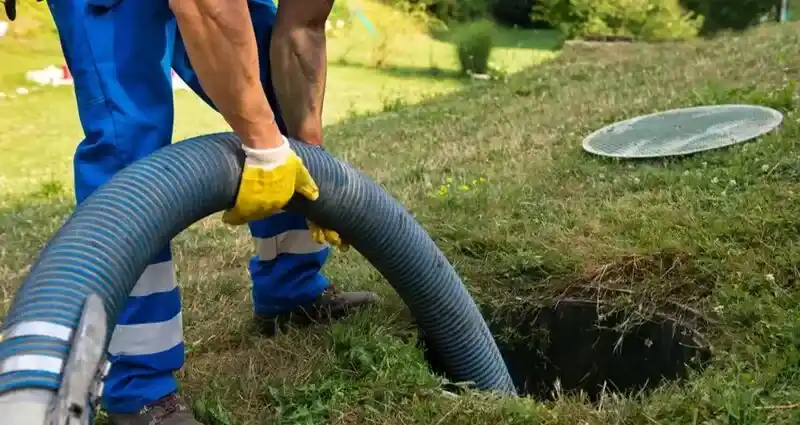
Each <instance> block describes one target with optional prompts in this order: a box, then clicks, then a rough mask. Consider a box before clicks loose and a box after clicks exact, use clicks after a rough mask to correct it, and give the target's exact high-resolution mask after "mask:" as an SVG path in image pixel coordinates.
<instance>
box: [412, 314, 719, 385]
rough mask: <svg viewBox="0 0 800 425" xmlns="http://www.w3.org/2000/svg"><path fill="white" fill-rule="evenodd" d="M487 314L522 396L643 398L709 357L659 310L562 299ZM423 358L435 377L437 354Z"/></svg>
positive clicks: (687, 328) (694, 337) (693, 336)
mask: <svg viewBox="0 0 800 425" xmlns="http://www.w3.org/2000/svg"><path fill="white" fill-rule="evenodd" d="M484 315H485V317H486V320H487V322H488V323H489V326H490V328H491V330H492V333H493V334H494V335H495V339H496V340H497V342H498V345H499V347H500V351H501V353H502V355H503V358H504V359H505V362H506V365H507V366H508V368H509V371H510V372H511V375H512V378H513V379H514V383H515V385H516V386H517V390H518V391H519V393H520V394H523V395H529V396H532V397H534V398H537V399H542V400H552V399H554V398H555V397H557V396H558V394H559V393H562V394H569V393H575V392H577V391H582V392H584V393H585V394H586V395H587V396H588V398H589V399H590V400H591V401H597V400H598V399H599V398H600V396H601V395H602V394H603V393H604V392H605V393H609V392H614V393H622V394H632V393H640V392H647V391H648V390H650V389H653V388H655V387H657V386H658V385H661V384H663V383H664V382H665V381H679V380H682V379H684V378H685V377H686V376H687V375H688V372H689V371H690V369H691V368H702V367H704V366H705V364H706V362H707V361H708V360H709V359H710V358H711V350H710V349H709V347H708V344H707V343H706V342H705V341H704V339H705V338H704V337H703V335H702V334H701V333H700V332H699V331H697V330H696V329H695V328H694V326H693V325H692V324H691V323H690V322H688V321H684V320H679V319H676V318H674V316H672V315H667V314H662V313H658V312H656V313H654V314H651V315H649V317H647V318H645V317H643V316H642V315H641V314H639V313H638V312H637V313H632V312H631V311H625V310H620V309H611V308H610V306H606V305H604V304H603V303H602V302H598V301H597V300H589V299H574V298H572V299H563V300H560V301H559V302H557V303H553V304H552V305H550V306H546V307H543V308H541V307H540V308H536V309H532V310H527V311H525V310H523V309H518V308H509V307H498V308H493V309H491V310H489V311H485V312H484ZM423 340H424V338H423ZM425 356H426V360H427V361H428V362H429V364H430V365H431V369H432V371H433V372H434V373H437V374H440V373H441V371H442V368H441V366H440V365H441V361H440V359H439V358H437V355H436V353H433V352H431V351H428V350H425Z"/></svg>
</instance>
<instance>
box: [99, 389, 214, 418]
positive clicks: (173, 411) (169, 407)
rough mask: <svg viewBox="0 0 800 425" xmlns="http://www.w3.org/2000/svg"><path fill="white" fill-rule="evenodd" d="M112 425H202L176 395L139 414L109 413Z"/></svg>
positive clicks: (159, 401)
mask: <svg viewBox="0 0 800 425" xmlns="http://www.w3.org/2000/svg"><path fill="white" fill-rule="evenodd" d="M108 419H109V420H111V424H112V425H203V424H201V423H200V422H197V420H196V419H195V418H194V415H193V414H192V409H190V408H189V405H188V404H186V402H185V401H184V400H183V398H181V396H179V395H178V394H176V393H172V394H169V395H168V396H166V397H164V398H162V399H161V400H158V401H156V402H155V403H153V404H151V405H149V406H146V407H144V408H143V409H142V410H140V411H139V413H109V414H108Z"/></svg>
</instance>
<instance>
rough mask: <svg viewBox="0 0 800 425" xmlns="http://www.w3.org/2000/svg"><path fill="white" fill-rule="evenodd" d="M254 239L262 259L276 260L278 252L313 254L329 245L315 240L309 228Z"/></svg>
mask: <svg viewBox="0 0 800 425" xmlns="http://www.w3.org/2000/svg"><path fill="white" fill-rule="evenodd" d="M254 239H255V242H256V251H257V252H258V258H259V260H262V261H269V260H274V259H275V258H277V257H278V254H313V253H315V252H319V251H320V250H322V249H324V248H325V247H327V246H328V244H319V243H317V242H316V241H314V239H313V238H312V237H311V231H309V230H288V231H286V232H284V233H281V234H280V235H277V236H273V237H271V238H254Z"/></svg>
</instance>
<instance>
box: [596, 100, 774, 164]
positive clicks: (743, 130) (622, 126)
mask: <svg viewBox="0 0 800 425" xmlns="http://www.w3.org/2000/svg"><path fill="white" fill-rule="evenodd" d="M782 121H783V114H781V113H780V112H778V111H776V110H774V109H771V108H767V107H764V106H756V105H714V106H698V107H692V108H681V109H672V110H669V111H664V112H658V113H655V114H649V115H642V116H638V117H635V118H631V119H628V120H625V121H620V122H617V123H614V124H611V125H609V126H606V127H603V128H601V129H599V130H597V131H595V132H594V133H592V134H590V135H589V136H587V137H586V139H584V141H583V149H584V150H586V151H587V152H590V153H593V154H596V155H602V156H609V157H616V158H656V157H663V156H674V155H686V154H691V153H695V152H701V151H707V150H711V149H717V148H721V147H725V146H730V145H733V144H736V143H741V142H745V141H747V140H751V139H754V138H756V137H758V136H760V135H762V134H764V133H767V132H769V131H771V130H773V129H774V128H776V127H777V126H778V125H780V123H781V122H782Z"/></svg>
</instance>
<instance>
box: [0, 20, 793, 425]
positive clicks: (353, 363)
mask: <svg viewBox="0 0 800 425" xmlns="http://www.w3.org/2000/svg"><path fill="white" fill-rule="evenodd" d="M799 30H800V26H798V25H797V24H791V25H784V26H780V27H777V26H770V27H765V28H762V29H759V30H754V31H751V32H749V33H747V34H745V35H742V36H735V37H734V36H729V37H728V38H724V39H719V40H716V41H705V42H696V43H688V44H668V45H667V44H660V45H655V46H639V45H628V46H614V47H602V48H599V47H598V48H588V47H577V46H573V47H568V48H566V49H565V50H564V51H563V52H562V53H561V54H560V55H559V56H558V57H557V58H555V59H554V60H552V61H548V62H544V63H542V64H541V65H539V66H536V67H534V68H532V69H530V70H527V71H523V72H522V73H520V74H518V75H515V76H512V77H511V78H509V79H508V81H504V80H496V81H488V82H465V81H462V80H456V79H448V78H444V79H435V78H432V77H431V76H429V75H420V74H418V73H416V72H410V71H404V72H399V71H398V72H395V73H394V74H392V73H391V72H388V71H387V72H379V71H373V70H369V69H367V68H364V67H363V66H357V65H337V66H334V67H333V70H332V71H331V83H330V94H329V95H328V96H329V97H328V99H329V100H328V104H327V105H326V108H327V111H326V117H327V123H328V126H327V133H326V138H327V145H328V147H329V149H330V151H331V152H332V153H333V154H335V155H337V156H338V157H340V158H345V159H346V160H347V161H348V162H350V163H351V164H352V165H354V166H355V167H357V168H359V169H361V170H363V171H364V172H365V173H366V174H367V175H369V176H370V177H372V178H373V179H375V180H376V181H377V182H379V183H381V184H382V185H384V187H385V188H386V189H387V190H388V191H389V193H391V194H392V195H393V196H395V197H396V198H397V199H398V200H400V201H401V202H402V203H403V204H404V205H405V206H407V207H408V208H409V209H410V210H411V211H413V212H414V214H415V216H416V218H417V220H418V221H419V222H420V223H422V224H423V225H424V226H425V228H426V229H427V230H428V231H429V232H430V234H431V236H432V237H433V238H434V239H435V240H436V242H437V243H438V245H439V246H440V247H441V248H442V249H443V250H444V252H445V253H446V254H447V256H448V258H449V259H450V260H451V261H452V262H453V264H454V265H455V267H456V269H457V270H458V271H459V273H460V274H461V276H462V277H463V278H464V280H465V283H466V284H467V285H468V286H469V288H470V290H471V291H472V293H473V295H474V296H475V298H476V300H477V301H478V303H479V304H480V305H481V306H482V308H484V309H485V311H486V312H487V318H488V319H489V321H490V323H493V324H497V323H500V322H501V321H502V320H501V319H502V316H500V314H499V313H497V314H495V313H490V312H500V310H502V312H503V314H506V315H515V314H519V315H522V314H523V313H529V312H531V311H536V310H537V309H538V308H541V307H544V306H547V305H549V304H550V302H551V301H552V300H554V299H560V298H561V297H564V296H567V297H572V298H581V299H584V300H587V301H590V302H598V301H602V302H603V303H604V304H603V305H605V304H607V305H609V306H611V307H610V308H612V307H613V308H614V309H616V310H617V311H620V312H622V314H623V315H625V317H626V318H629V319H631V321H629V322H627V325H628V326H622V332H634V331H635V330H636V326H634V324H633V323H632V322H633V321H634V319H636V320H640V321H641V320H645V321H646V320H648V319H650V318H651V317H653V316H655V315H656V314H661V315H665V316H669V317H672V318H674V319H676V320H677V319H680V320H681V321H684V322H686V323H687V324H689V325H692V326H695V327H696V329H697V331H698V332H700V333H702V334H704V335H705V337H706V339H707V340H708V341H709V342H710V345H711V347H712V348H713V353H714V357H713V359H712V362H711V364H710V365H709V366H708V367H707V368H706V369H705V370H703V371H698V372H697V373H695V374H692V375H691V376H689V377H688V379H687V380H686V381H684V382H674V383H666V384H664V385H661V386H659V387H658V388H656V389H653V390H652V391H649V392H642V393H635V394H628V395H619V394H617V393H615V392H614V391H612V388H607V391H605V392H603V393H602V394H601V397H600V400H599V401H597V402H595V403H593V404H592V403H588V402H586V401H585V400H584V399H583V398H582V397H581V396H580V395H577V394H571V393H561V394H559V395H558V396H557V397H555V399H554V400H552V401H547V400H542V399H534V398H531V397H527V398H513V399H511V398H509V399H497V398H493V397H489V396H487V395H484V394H477V393H469V392H468V393H464V394H463V395H462V396H460V397H455V398H454V397H451V396H447V395H445V394H443V393H442V391H441V386H440V383H439V381H438V380H436V379H435V378H434V377H432V376H431V374H429V373H428V370H427V365H426V363H425V362H424V361H423V359H422V357H421V352H420V351H419V350H418V349H417V348H416V347H415V346H414V345H413V344H411V343H409V342H408V341H407V338H406V337H407V336H408V333H409V332H408V331H409V329H408V328H409V326H410V321H409V319H408V315H407V313H406V312H405V309H404V306H403V303H402V302H401V300H400V299H399V298H398V296H397V295H396V294H395V293H394V292H393V291H392V289H391V287H390V286H389V285H387V284H386V282H385V281H384V280H383V279H382V278H381V277H380V276H379V275H378V274H377V273H376V272H375V270H374V268H372V267H371V266H370V265H369V264H368V263H367V262H366V261H365V260H364V259H363V258H362V257H361V256H360V255H359V254H358V253H357V252H354V251H352V250H351V251H349V252H346V253H341V252H338V251H336V252H334V255H333V256H332V258H331V260H330V261H329V263H328V264H327V265H326V267H325V273H326V274H327V275H328V276H330V277H331V279H332V280H333V281H335V282H337V284H338V285H339V286H340V287H342V288H345V289H371V290H375V291H377V292H379V293H380V294H381V295H382V296H384V298H385V302H384V304H382V305H380V306H378V307H376V308H374V309H372V310H370V311H364V312H362V313H359V314H357V315H355V316H353V317H351V318H348V319H346V320H344V321H342V322H341V323H338V324H336V325H335V326H332V327H324V326H320V327H315V328H311V329H292V330H290V331H288V332H287V333H286V334H282V335H279V336H277V337H275V338H272V339H265V338H262V337H259V336H256V335H254V334H253V333H252V332H251V331H250V330H249V319H250V308H251V306H250V302H249V285H248V278H247V271H246V268H245V267H246V261H247V258H248V257H249V256H250V255H251V254H252V246H251V243H250V240H249V238H248V235H247V232H246V230H245V229H230V228H228V227H226V226H224V225H222V224H221V223H220V221H219V217H218V215H215V216H213V217H210V218H208V219H206V220H203V221H201V222H199V223H197V224H195V225H194V226H192V227H191V228H189V229H187V230H186V231H185V232H184V233H182V234H181V235H180V236H179V237H178V238H177V241H176V243H175V250H176V251H175V252H176V253H175V259H176V261H177V263H178V265H179V278H180V281H181V284H182V290H183V297H184V311H185V313H184V320H185V326H186V341H187V346H188V347H189V350H188V355H187V365H186V367H185V368H184V369H183V371H182V372H181V374H180V380H181V382H182V385H183V391H184V392H185V393H186V394H187V396H189V397H190V398H191V399H192V400H193V401H194V403H195V405H196V411H197V413H198V415H200V416H201V417H202V418H203V419H204V420H205V421H206V424H208V425H260V424H321V423H330V424H337V425H345V424H362V423H363V424H386V425H389V424H391V425H403V424H437V425H438V424H441V425H445V424H463V425H466V424H492V425H497V424H509V425H510V424H520V425H530V424H548V425H600V424H603V425H612V424H614V425H623V424H624V425H639V424H653V425H685V424H697V425H701V424H702V425H767V424H770V425H794V424H797V423H800V408H798V404H797V403H799V402H800V386H798V382H800V350H798V347H800V315H799V314H798V309H797V305H798V302H800V287H799V286H798V278H800V271H799V270H798V266H797V260H798V258H800V244H798V241H800V238H799V236H800V172H799V171H798V170H800V156H799V155H798V147H800V144H799V143H798V137H799V136H800V118H799V117H800V116H798V112H797V110H798V105H800V103H798V102H800V97H799V96H798V93H797V92H796V91H795V82H796V81H797V80H798V78H800V35H799V34H800V31H799ZM429 43H430V44H429V46H437V45H438V44H436V43H434V42H432V41H430V42H429ZM338 48H339V47H334V48H332V51H335V50H336V49H338ZM431 48H432V49H434V48H443V47H431ZM536 51H539V52H540V51H541V50H536ZM550 54H551V53H549V52H545V53H541V55H550ZM409 55H410V53H409ZM537 55H538V54H537ZM412 56H413V55H412ZM354 57H355V56H354ZM397 57H401V56H400V55H399V54H398V56H397ZM415 57H416V59H415V60H416V61H411V60H410V61H409V62H411V63H406V64H403V63H395V64H394V67H395V68H399V69H404V68H403V67H405V68H414V69H422V70H426V69H427V70H430V69H431V68H432V66H431V65H430V63H429V62H426V60H425V58H423V57H421V56H415ZM331 59H332V60H333V61H335V60H336V57H335V56H333V55H332V58H331ZM368 60H369V58H368V57H367V58H366V59H365V58H363V57H362V58H361V59H352V62H359V61H361V62H362V63H365V61H368ZM395 60H399V59H395ZM4 63H5V62H4ZM435 66H437V67H440V68H442V69H448V68H447V65H445V64H442V65H438V64H437V65H435ZM449 66H450V68H449V69H454V68H452V65H449ZM426 72H428V71H426ZM401 85H402V86H401ZM465 86H466V87H465ZM417 87H418V88H419V90H420V91H424V90H425V87H429V88H431V90H439V89H441V91H442V92H449V94H446V95H443V96H441V97H439V98H436V99H430V100H427V101H425V102H423V103H421V104H410V103H413V102H414V101H416V100H417V99H419V98H420V97H414V95H413V94H412V95H409V97H408V98H405V97H403V98H402V99H401V100H400V101H395V100H392V99H391V95H397V96H401V95H403V96H405V94H404V93H405V89H406V88H409V91H410V92H411V93H414V92H415V90H417V89H416V88H417ZM401 88H402V89H403V91H400V89H401ZM459 88H463V90H458V91H457V90H456V89H459ZM386 99H390V100H386ZM362 101H363V102H364V104H366V105H371V106H362ZM731 102H752V103H759V104H764V105H768V106H772V107H776V108H778V109H779V110H781V111H782V112H784V113H785V114H786V118H785V122H784V125H783V126H782V128H781V129H780V131H778V132H775V133H773V134H771V135H768V136H766V137H763V138H762V139H761V140H759V141H758V142H755V143H750V144H745V145H741V146H738V147H733V148H730V149H724V150H720V151H714V152H708V153H704V154H701V155H696V156H692V157H687V158H681V159H676V160H669V161H646V162H622V161H609V160H603V159H599V158H595V157H591V156H589V155H587V154H585V153H584V152H582V150H581V148H580V142H581V139H582V137H583V136H584V135H585V134H588V133H589V132H591V131H593V130H595V129H596V128H598V127H600V126H602V125H604V124H607V123H609V122H612V121H615V120H618V119H622V118H627V117H631V116H634V115H637V114H641V113H648V112H653V111H655V110H663V109H668V108H674V107H681V106H691V105H698V104H709V103H711V104H713V103H731ZM351 104H352V105H357V106H358V108H365V109H371V110H373V111H382V110H385V111H386V112H385V113H380V114H374V115H369V116H354V115H355V114H354V113H353V111H354V110H355V106H354V107H352V108H351V107H350V106H349V105H351ZM177 107H178V112H177V118H176V130H175V134H176V138H178V139H180V138H185V137H188V136H191V135H195V134H200V133H205V132H209V131H216V130H219V129H222V128H224V127H223V126H222V123H221V121H220V120H219V118H218V117H216V116H215V115H214V114H213V113H212V112H210V111H209V110H208V109H207V108H205V107H202V106H201V105H199V103H198V101H197V100H196V99H194V98H192V97H191V96H190V95H188V94H186V93H180V94H179V95H178V96H177ZM0 128H2V129H3V131H2V132H0V148H2V151H3V155H2V156H0V188H2V189H1V190H0V194H2V195H1V196H2V197H0V209H2V211H0V246H2V247H3V248H2V249H0V281H2V282H4V284H3V285H2V286H0V288H2V290H3V307H2V308H3V309H5V308H7V306H8V303H9V302H10V300H11V297H12V296H13V293H14V288H15V286H16V285H17V284H18V283H19V282H20V281H21V280H22V279H23V278H24V277H25V275H26V272H27V267H28V266H29V265H30V264H31V262H32V261H33V259H34V256H35V255H36V252H37V251H38V250H39V249H40V248H41V247H42V246H43V244H44V243H45V242H46V241H47V239H48V238H49V237H50V236H51V235H52V234H53V232H55V231H56V230H57V229H58V227H59V226H60V225H61V224H62V223H63V221H64V220H65V219H66V217H67V215H68V214H69V212H70V210H71V207H72V192H71V189H70V186H69V161H70V155H71V152H72V150H73V148H74V144H75V143H76V141H77V140H78V139H79V134H80V132H79V127H78V124H77V117H76V114H75V112H74V109H73V99H72V97H71V93H70V91H69V89H68V88H60V89H53V90H46V91H45V90H40V91H38V92H36V93H33V94H31V95H28V96H25V97H21V98H17V99H14V102H13V103H11V102H8V103H2V104H0ZM598 306H599V304H598ZM603 312H604V313H607V312H606V311H605V310H604V311H603ZM519 317H521V316H519ZM556 330H557V329H556ZM607 332H608V333H611V334H612V335H614V333H613V331H607ZM496 335H497V337H498V340H499V341H500V342H501V343H504V344H508V343H517V342H520V341H521V342H522V343H526V344H529V345H532V346H546V343H547V341H550V340H553V339H552V338H561V339H564V338H566V339H567V340H569V338H574V339H575V341H576V347H575V348H574V350H575V351H578V350H584V349H586V350H591V348H582V347H579V346H578V342H579V341H580V339H579V335H577V334H575V335H572V334H567V335H563V334H558V333H556V334H551V335H550V337H551V339H550V340H548V339H546V338H545V337H546V336H547V335H543V334H542V333H540V332H538V331H534V332H531V333H530V334H529V335H528V334H525V335H519V334H518V333H517V334H514V333H513V332H512V333H507V332H502V333H501V332H498V333H497V334H496ZM630 335H634V334H633V333H631V334H630ZM662 336H663V335H662ZM625 341H626V344H633V345H636V344H637V341H636V339H635V337H632V338H629V339H625ZM650 342H653V341H650ZM655 344H656V347H659V346H661V345H659V344H663V341H661V340H656V341H655ZM625 347H626V346H625V345H623V346H622V347H621V349H623V350H625ZM617 348H620V347H617ZM596 349H597V350H598V351H597V352H595V353H588V354H593V355H595V356H597V357H600V356H602V355H604V354H606V355H607V354H608V352H607V351H610V350H611V348H610V347H605V348H596ZM603 350H607V351H603ZM572 354H576V355H583V354H587V353H584V352H579V353H572ZM555 360H559V359H555ZM634 360H637V361H645V362H653V363H655V362H657V360H655V359H654V357H653V356H644V355H641V356H639V357H637V358H635V359H634ZM633 363H634V362H633V361H632V362H631V364H630V365H628V364H622V365H618V366H617V368H618V369H626V368H631V369H635V370H639V369H636V368H638V366H634V365H633ZM574 366H575V368H578V366H577V365H574ZM570 371H571V369H570V368H565V369H564V372H563V373H564V374H568V372H570Z"/></svg>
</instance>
